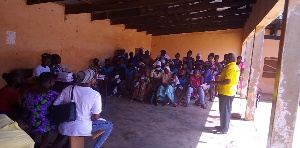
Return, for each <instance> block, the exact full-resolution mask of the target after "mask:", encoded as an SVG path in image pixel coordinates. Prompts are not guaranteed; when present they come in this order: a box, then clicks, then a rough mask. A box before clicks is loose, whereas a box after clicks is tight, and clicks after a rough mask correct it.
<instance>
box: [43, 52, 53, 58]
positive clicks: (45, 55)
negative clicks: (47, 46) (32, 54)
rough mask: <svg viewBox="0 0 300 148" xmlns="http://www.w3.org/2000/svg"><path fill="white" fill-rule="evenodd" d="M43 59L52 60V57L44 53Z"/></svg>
mask: <svg viewBox="0 0 300 148" xmlns="http://www.w3.org/2000/svg"><path fill="white" fill-rule="evenodd" d="M41 57H42V59H51V58H52V55H51V54H49V53H43V54H42V55H41Z"/></svg>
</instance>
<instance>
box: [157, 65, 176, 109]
mask: <svg viewBox="0 0 300 148" xmlns="http://www.w3.org/2000/svg"><path fill="white" fill-rule="evenodd" d="M178 84H179V80H178V78H177V76H176V74H172V73H171V70H170V68H169V67H168V66H166V67H165V68H164V73H163V74H162V85H161V86H160V87H159V89H158V91H157V94H156V96H157V97H156V103H155V105H158V100H159V101H161V102H164V104H163V105H168V104H170V102H172V103H173V104H175V95H174V90H175V86H176V85H178Z"/></svg>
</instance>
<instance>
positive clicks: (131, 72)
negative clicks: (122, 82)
mask: <svg viewBox="0 0 300 148" xmlns="http://www.w3.org/2000/svg"><path fill="white" fill-rule="evenodd" d="M135 72H136V69H135V68H134V69H132V70H129V68H126V75H127V77H128V81H131V80H133V79H134V73H135Z"/></svg>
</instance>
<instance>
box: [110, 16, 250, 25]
mask: <svg viewBox="0 0 300 148" xmlns="http://www.w3.org/2000/svg"><path fill="white" fill-rule="evenodd" d="M248 16H249V14H240V15H226V16H225V15H224V16H223V17H207V18H204V17H203V18H201V17H200V18H198V20H202V21H206V22H209V21H222V20H230V19H237V18H241V19H242V18H248ZM176 20H178V21H181V22H185V21H191V18H186V16H180V17H178V18H177V19H176ZM194 20H195V19H194ZM169 21H174V19H169V18H168V17H166V18H152V19H122V20H121V19H118V20H111V21H110V22H111V24H112V25H117V24H145V25H147V24H155V23H167V22H169Z"/></svg>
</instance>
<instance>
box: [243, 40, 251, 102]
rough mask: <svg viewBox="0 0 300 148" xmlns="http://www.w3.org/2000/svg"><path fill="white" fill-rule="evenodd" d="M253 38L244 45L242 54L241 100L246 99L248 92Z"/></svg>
mask: <svg viewBox="0 0 300 148" xmlns="http://www.w3.org/2000/svg"><path fill="white" fill-rule="evenodd" d="M253 40H254V39H253V38H251V39H249V40H248V41H247V43H246V47H245V48H246V49H245V52H244V57H243V59H244V64H245V69H244V72H243V74H242V79H243V80H242V89H241V94H240V95H241V96H240V97H241V99H246V97H247V92H248V81H249V74H250V66H251V59H252V50H253Z"/></svg>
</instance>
